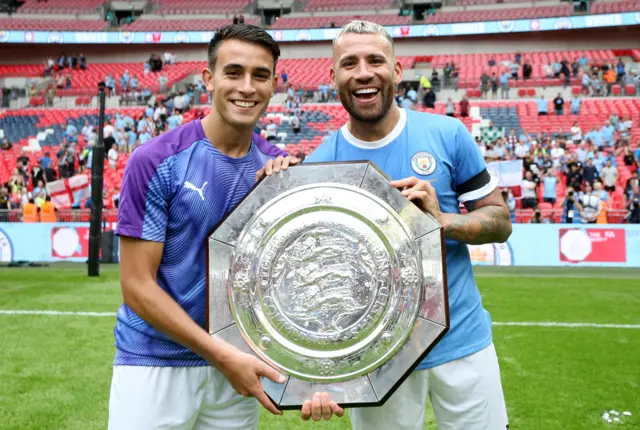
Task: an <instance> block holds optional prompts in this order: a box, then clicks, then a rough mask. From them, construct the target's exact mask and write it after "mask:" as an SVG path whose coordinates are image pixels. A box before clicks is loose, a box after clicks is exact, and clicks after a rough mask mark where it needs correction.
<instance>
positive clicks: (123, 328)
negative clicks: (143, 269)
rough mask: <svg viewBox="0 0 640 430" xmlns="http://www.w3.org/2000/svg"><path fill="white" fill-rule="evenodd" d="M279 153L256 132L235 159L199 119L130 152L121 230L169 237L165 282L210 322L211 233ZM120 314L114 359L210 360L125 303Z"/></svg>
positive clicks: (199, 319)
mask: <svg viewBox="0 0 640 430" xmlns="http://www.w3.org/2000/svg"><path fill="white" fill-rule="evenodd" d="M279 155H285V156H286V153H284V152H283V151H281V150H280V149H278V148H277V147H275V146H272V145H271V144H269V143H267V142H266V141H265V140H264V139H262V138H261V137H260V136H258V135H255V134H254V135H253V142H252V144H251V148H250V150H249V153H248V154H247V155H245V156H244V157H241V158H231V157H228V156H226V155H224V154H223V153H221V152H220V151H218V150H217V149H216V148H215V147H214V146H213V145H212V144H211V142H209V140H208V139H207V138H206V136H205V134H204V130H203V129H202V124H201V123H200V120H199V119H197V120H195V121H192V122H190V123H188V124H185V125H183V126H181V127H178V128H176V129H174V130H172V131H170V132H167V133H164V134H162V135H160V136H158V137H156V138H155V139H152V140H150V141H149V142H147V143H145V144H144V145H140V146H138V147H137V148H136V150H135V151H133V153H132V154H131V158H129V162H128V163H127V167H126V169H125V173H124V177H123V179H122V191H121V193H120V206H119V210H118V226H117V228H116V234H118V235H121V236H129V237H133V238H138V239H143V240H148V241H153V242H162V243H164V249H163V252H162V259H161V260H160V266H159V267H158V273H157V282H158V285H159V286H160V288H162V289H163V290H164V291H165V292H166V293H167V294H169V295H170V296H171V297H172V298H173V299H174V300H175V301H176V302H177V303H178V304H179V305H180V306H182V308H183V309H184V310H185V311H186V312H187V313H188V314H189V316H190V317H191V318H192V319H193V320H194V321H195V322H196V323H198V325H200V326H201V327H203V328H204V325H205V319H206V318H205V317H206V303H207V300H206V291H205V279H206V261H205V260H206V258H205V247H204V243H205V239H206V238H207V236H208V234H209V233H211V231H212V230H213V228H214V227H215V226H216V225H217V224H218V223H219V222H220V220H222V218H223V217H224V216H225V215H226V214H227V213H228V212H229V211H230V210H231V209H233V207H234V206H235V205H236V204H237V203H238V202H239V201H240V199H242V198H243V197H244V196H245V195H246V194H247V192H248V191H249V190H250V189H251V187H252V186H253V185H254V183H255V175H256V172H257V171H258V170H259V169H261V168H262V167H263V166H264V164H265V163H266V161H267V160H268V159H270V158H275V157H277V156H279ZM117 319H118V321H117V323H116V328H115V338H116V348H117V352H116V357H115V361H114V364H116V365H126V366H161V367H167V366H176V367H183V366H206V365H208V364H207V362H206V361H205V360H204V359H202V358H201V357H199V356H197V355H196V354H195V353H194V352H192V351H190V350H189V349H187V348H185V347H184V346H182V345H180V344H178V343H176V342H174V341H173V340H172V339H170V338H169V337H168V336H166V335H165V334H163V333H161V332H159V331H158V330H156V329H155V328H153V327H152V326H151V325H149V324H148V323H147V322H146V321H144V320H143V319H142V318H140V317H139V316H138V315H137V314H136V313H135V312H134V311H133V310H132V309H131V308H130V307H129V306H127V305H126V304H122V306H120V309H118V314H117Z"/></svg>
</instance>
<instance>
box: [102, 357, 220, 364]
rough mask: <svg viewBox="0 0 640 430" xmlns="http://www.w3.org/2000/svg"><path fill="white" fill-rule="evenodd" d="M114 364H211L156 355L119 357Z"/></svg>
mask: <svg viewBox="0 0 640 430" xmlns="http://www.w3.org/2000/svg"><path fill="white" fill-rule="evenodd" d="M113 365H114V366H142V367H203V366H211V365H210V364H209V363H208V362H207V361H206V360H203V359H196V360H179V359H178V360H167V359H164V358H154V357H130V356H129V357H118V355H116V357H115V359H114V360H113Z"/></svg>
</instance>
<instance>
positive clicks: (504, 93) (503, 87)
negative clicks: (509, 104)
mask: <svg viewBox="0 0 640 430" xmlns="http://www.w3.org/2000/svg"><path fill="white" fill-rule="evenodd" d="M500 97H502V98H503V99H508V98H509V73H507V72H504V73H503V74H502V76H500Z"/></svg>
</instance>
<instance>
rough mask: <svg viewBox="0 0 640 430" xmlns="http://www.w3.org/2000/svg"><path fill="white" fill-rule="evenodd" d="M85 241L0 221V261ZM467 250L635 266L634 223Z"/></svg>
mask: <svg viewBox="0 0 640 430" xmlns="http://www.w3.org/2000/svg"><path fill="white" fill-rule="evenodd" d="M108 227H109V228H113V227H114V226H113V225H110V226H108ZM88 244H89V224H86V223H65V224H62V223H60V224H56V223H38V224H22V223H0V262H5V263H6V262H10V261H33V262H56V261H58V262H59V261H75V262H84V261H86V260H87V258H88V255H89V250H88V248H89V247H88ZM116 249H117V247H116ZM469 249H470V253H471V257H472V261H473V263H474V264H476V265H493V266H609V267H640V225H615V224H612V225H595V224H591V225H575V224H535V225H534V224H516V225H514V226H513V234H512V235H511V237H510V238H509V240H508V241H507V243H506V244H488V245H480V246H470V247H469Z"/></svg>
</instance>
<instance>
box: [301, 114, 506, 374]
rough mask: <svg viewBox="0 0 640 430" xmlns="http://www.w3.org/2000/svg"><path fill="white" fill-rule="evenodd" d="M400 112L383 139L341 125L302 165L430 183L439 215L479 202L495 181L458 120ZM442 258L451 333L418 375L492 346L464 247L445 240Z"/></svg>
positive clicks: (486, 319)
mask: <svg viewBox="0 0 640 430" xmlns="http://www.w3.org/2000/svg"><path fill="white" fill-rule="evenodd" d="M400 112H401V116H400V120H399V121H398V124H397V125H396V127H395V128H394V129H393V131H392V132H391V133H390V134H389V135H388V136H386V137H385V138H384V139H382V140H380V141H378V142H363V141H360V140H358V139H356V138H355V137H354V136H353V135H352V134H351V133H350V132H349V130H348V128H347V126H346V125H345V126H343V127H342V128H341V129H340V130H339V131H338V132H337V133H335V134H333V135H332V136H330V137H329V138H327V140H326V141H325V142H324V143H323V144H322V145H320V147H318V149H316V150H315V151H314V152H313V153H312V154H311V155H309V156H308V157H307V158H306V160H305V162H328V161H356V160H370V161H373V162H374V163H375V164H376V165H377V166H378V167H380V168H381V169H382V170H383V171H384V172H385V173H386V174H387V175H388V176H389V177H391V179H393V180H398V179H403V178H406V177H409V176H415V177H417V178H418V179H424V180H429V181H431V184H432V185H433V186H434V188H435V190H436V192H437V195H438V201H439V203H440V209H441V210H442V212H443V213H460V210H459V203H460V202H468V201H475V200H479V199H481V198H483V197H486V196H487V195H489V194H490V193H491V192H492V191H493V190H494V189H495V188H496V186H497V180H496V179H495V178H492V177H491V176H490V175H489V173H488V172H487V170H486V164H485V161H484V158H483V157H482V154H481V152H480V149H479V148H478V146H477V144H476V143H475V141H474V139H473V137H472V136H471V134H470V133H469V131H468V130H467V129H466V128H465V126H464V125H463V124H462V123H461V122H460V121H459V120H457V119H454V118H450V117H447V116H442V115H435V114H428V113H422V112H416V111H406V110H404V109H401V110H400ZM446 254H447V278H448V282H449V285H448V287H449V311H450V322H451V329H450V330H449V332H448V333H447V334H446V335H445V337H444V338H443V339H442V340H441V341H440V342H439V343H438V344H437V345H436V346H435V348H434V349H433V350H431V352H430V353H429V354H428V355H427V357H426V358H425V359H424V360H423V362H422V363H421V364H420V366H419V367H418V369H426V368H431V367H435V366H438V365H440V364H443V363H447V362H449V361H452V360H456V359H459V358H462V357H465V356H467V355H470V354H473V353H475V352H477V351H480V350H482V349H484V348H485V347H487V346H488V345H490V344H491V342H492V335H491V318H490V316H489V313H488V312H487V311H486V310H485V309H484V308H483V307H482V299H481V297H480V292H479V291H478V287H477V285H476V283H475V280H474V278H473V271H472V267H471V258H470V256H469V249H468V247H467V245H466V244H463V243H460V242H457V241H455V240H451V239H447V240H446Z"/></svg>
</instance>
